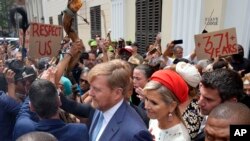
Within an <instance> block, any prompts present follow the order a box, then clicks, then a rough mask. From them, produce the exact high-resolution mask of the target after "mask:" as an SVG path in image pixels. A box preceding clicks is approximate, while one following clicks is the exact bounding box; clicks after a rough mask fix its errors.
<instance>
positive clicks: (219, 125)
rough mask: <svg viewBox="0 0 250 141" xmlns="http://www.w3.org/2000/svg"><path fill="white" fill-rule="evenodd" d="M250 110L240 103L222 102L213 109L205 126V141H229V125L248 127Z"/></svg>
mask: <svg viewBox="0 0 250 141" xmlns="http://www.w3.org/2000/svg"><path fill="white" fill-rule="evenodd" d="M249 117H250V109H249V108H248V107H247V106H246V105H244V104H241V103H235V102H224V103H222V104H220V105H219V106H217V107H216V108H214V109H213V110H212V112H211V113H210V114H209V116H208V120H207V123H206V126H205V141H215V140H223V141H229V138H230V130H229V127H230V125H250V118H249Z"/></svg>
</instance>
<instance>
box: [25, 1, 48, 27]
mask: <svg viewBox="0 0 250 141" xmlns="http://www.w3.org/2000/svg"><path fill="white" fill-rule="evenodd" d="M42 2H43V0H26V3H25V6H26V10H27V15H28V20H29V21H30V22H40V23H43V22H44V17H43V16H44V14H43V4H42Z"/></svg>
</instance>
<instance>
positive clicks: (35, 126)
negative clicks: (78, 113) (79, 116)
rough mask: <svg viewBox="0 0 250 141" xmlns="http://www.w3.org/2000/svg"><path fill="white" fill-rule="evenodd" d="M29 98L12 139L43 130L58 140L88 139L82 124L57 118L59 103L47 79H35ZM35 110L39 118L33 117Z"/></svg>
mask: <svg viewBox="0 0 250 141" xmlns="http://www.w3.org/2000/svg"><path fill="white" fill-rule="evenodd" d="M28 94H29V98H30V100H29V99H28V98H27V99H26V100H25V102H24V103H23V105H22V107H21V109H20V113H19V114H20V115H19V117H18V118H17V121H16V125H15V129H14V140H15V139H17V138H18V137H19V136H21V135H23V134H25V133H28V132H32V131H43V132H49V133H51V134H52V135H54V136H55V137H56V138H57V139H58V140H59V141H69V140H72V141H88V140H89V137H88V131H87V127H86V125H84V124H70V123H69V124H66V123H64V122H63V121H62V120H60V118H59V106H60V105H61V102H60V99H59V96H58V92H57V89H56V87H55V85H54V84H53V83H52V82H50V81H48V80H42V79H41V80H36V81H34V82H33V83H32V85H31V88H30V90H29V93H28ZM29 109H30V110H31V111H33V112H35V113H36V114H37V115H38V117H39V120H38V119H37V118H34V117H35V116H34V113H31V111H29Z"/></svg>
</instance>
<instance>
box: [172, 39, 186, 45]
mask: <svg viewBox="0 0 250 141" xmlns="http://www.w3.org/2000/svg"><path fill="white" fill-rule="evenodd" d="M172 43H173V44H175V45H177V44H182V43H183V40H182V39H180V40H174V41H173V42H172Z"/></svg>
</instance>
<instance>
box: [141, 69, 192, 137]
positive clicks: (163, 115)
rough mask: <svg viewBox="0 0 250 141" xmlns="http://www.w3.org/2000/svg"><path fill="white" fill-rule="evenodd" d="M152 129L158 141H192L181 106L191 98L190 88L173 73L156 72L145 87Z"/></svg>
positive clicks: (146, 106)
mask: <svg viewBox="0 0 250 141" xmlns="http://www.w3.org/2000/svg"><path fill="white" fill-rule="evenodd" d="M144 91H145V109H146V110H147V115H148V117H149V118H150V122H149V130H150V131H151V134H152V135H153V136H154V137H155V141H190V136H189V134H188V130H187V128H186V126H185V124H184V122H183V120H182V115H181V113H180V110H179V107H178V106H179V105H180V104H181V103H184V102H185V101H186V100H187V98H188V86H187V84H186V83H185V81H184V80H183V79H182V77H181V76H180V75H178V74H177V73H176V72H174V71H172V70H159V71H157V72H155V73H154V74H153V75H152V76H151V78H150V81H149V82H148V83H147V84H146V86H145V87H144Z"/></svg>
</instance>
